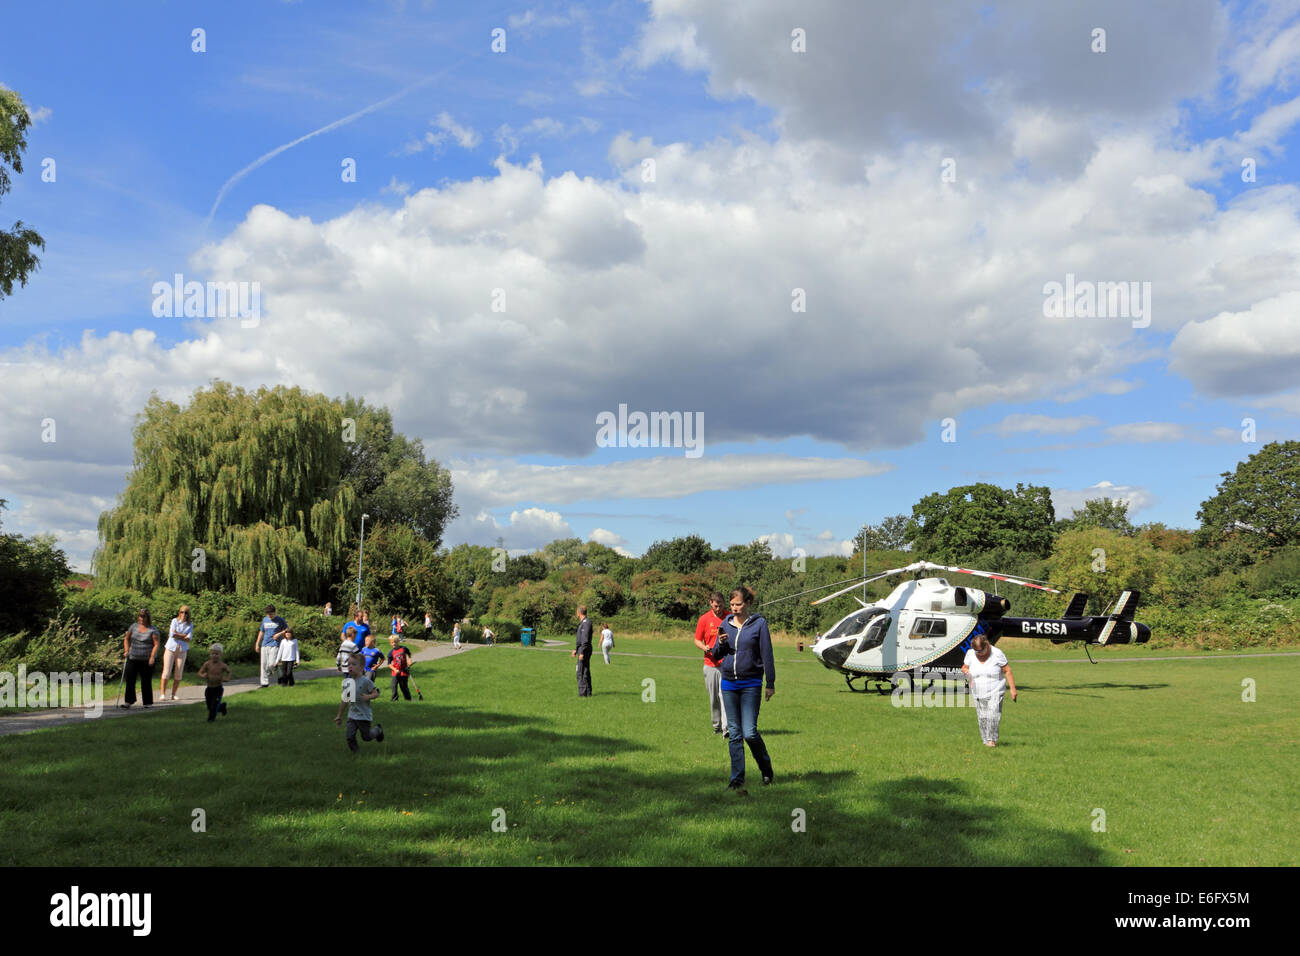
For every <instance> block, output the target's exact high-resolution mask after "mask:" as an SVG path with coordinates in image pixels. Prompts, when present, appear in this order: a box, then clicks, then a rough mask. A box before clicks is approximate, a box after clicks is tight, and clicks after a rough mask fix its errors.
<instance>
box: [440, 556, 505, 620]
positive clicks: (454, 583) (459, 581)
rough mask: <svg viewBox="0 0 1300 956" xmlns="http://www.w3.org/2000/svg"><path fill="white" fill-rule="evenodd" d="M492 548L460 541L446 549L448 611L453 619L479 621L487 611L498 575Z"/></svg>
mask: <svg viewBox="0 0 1300 956" xmlns="http://www.w3.org/2000/svg"><path fill="white" fill-rule="evenodd" d="M492 561H493V554H492V549H491V548H488V547H484V546H482V545H475V544H458V545H456V547H454V548H452V549H451V550H450V551H449V552H447V555H446V560H445V563H444V568H445V570H446V574H447V586H448V588H449V589H450V594H449V595H448V612H449V613H450V615H451V620H453V621H458V620H460V619H461V618H463V617H470V618H473V619H475V620H477V619H478V618H480V617H483V616H484V615H486V614H487V613H488V608H489V606H490V605H491V602H492V590H493V588H495V587H496V585H497V583H498V582H497V581H495V580H494V578H495V577H496V576H497V575H495V574H494V573H493V571H492Z"/></svg>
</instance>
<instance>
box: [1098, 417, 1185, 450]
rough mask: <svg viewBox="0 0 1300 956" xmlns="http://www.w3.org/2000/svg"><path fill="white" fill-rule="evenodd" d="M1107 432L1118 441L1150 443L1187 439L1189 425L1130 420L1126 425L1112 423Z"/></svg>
mask: <svg viewBox="0 0 1300 956" xmlns="http://www.w3.org/2000/svg"><path fill="white" fill-rule="evenodd" d="M1106 434H1107V435H1109V436H1110V437H1111V438H1112V439H1114V440H1115V441H1117V442H1125V443H1127V442H1132V443H1135V444H1142V445H1145V444H1150V443H1151V442H1162V441H1186V440H1187V438H1188V431H1187V426H1185V425H1179V424H1177V423H1176V422H1130V423H1128V424H1125V425H1112V426H1110V427H1109V428H1107V429H1106Z"/></svg>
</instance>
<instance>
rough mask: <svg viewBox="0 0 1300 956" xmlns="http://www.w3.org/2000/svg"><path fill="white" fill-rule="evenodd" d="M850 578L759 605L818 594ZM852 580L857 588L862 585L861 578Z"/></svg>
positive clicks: (765, 605)
mask: <svg viewBox="0 0 1300 956" xmlns="http://www.w3.org/2000/svg"><path fill="white" fill-rule="evenodd" d="M849 580H850V579H849V578H845V579H844V580H843V581H836V582H835V583H833V584H821V585H818V586H817V587H815V588H809V589H808V590H807V591H799V592H798V593H796V594H787V595H786V596H785V597H779V598H772V600H770V601H764V602H763V603H762V604H760V605H759V607H760V608H765V607H767V606H768V605H769V604H780V603H781V602H782V601H789V600H790V599H792V598H797V597H803V596H804V595H805V594H816V593H817V592H818V591H825V590H826V589H827V588H834V587H839V586H840V585H841V584H845V583H846V582H848V581H849ZM852 580H853V582H854V583H853V585H852V587H855V588H856V587H861V586H862V579H861V578H853V579H852Z"/></svg>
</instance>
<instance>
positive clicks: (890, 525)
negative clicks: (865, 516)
mask: <svg viewBox="0 0 1300 956" xmlns="http://www.w3.org/2000/svg"><path fill="white" fill-rule="evenodd" d="M911 520H912V519H911V518H910V517H908V516H907V515H890V516H889V517H888V518H885V519H883V520H882V521H881V522H880V524H864V525H863V526H862V530H861V531H860V532H858V540H857V543H856V547H859V548H861V547H863V545H864V544H865V546H866V550H868V551H902V550H904V549H906V548H907V526H908V524H909V523H910V522H911Z"/></svg>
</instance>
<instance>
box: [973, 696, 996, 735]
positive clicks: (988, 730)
mask: <svg viewBox="0 0 1300 956" xmlns="http://www.w3.org/2000/svg"><path fill="white" fill-rule="evenodd" d="M975 716H976V717H977V718H978V719H979V723H980V738H981V739H982V740H983V741H984V742H985V743H986V744H987V743H997V742H998V724H999V723H1001V721H1002V695H1001V694H994V695H993V696H992V697H976V698H975Z"/></svg>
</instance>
